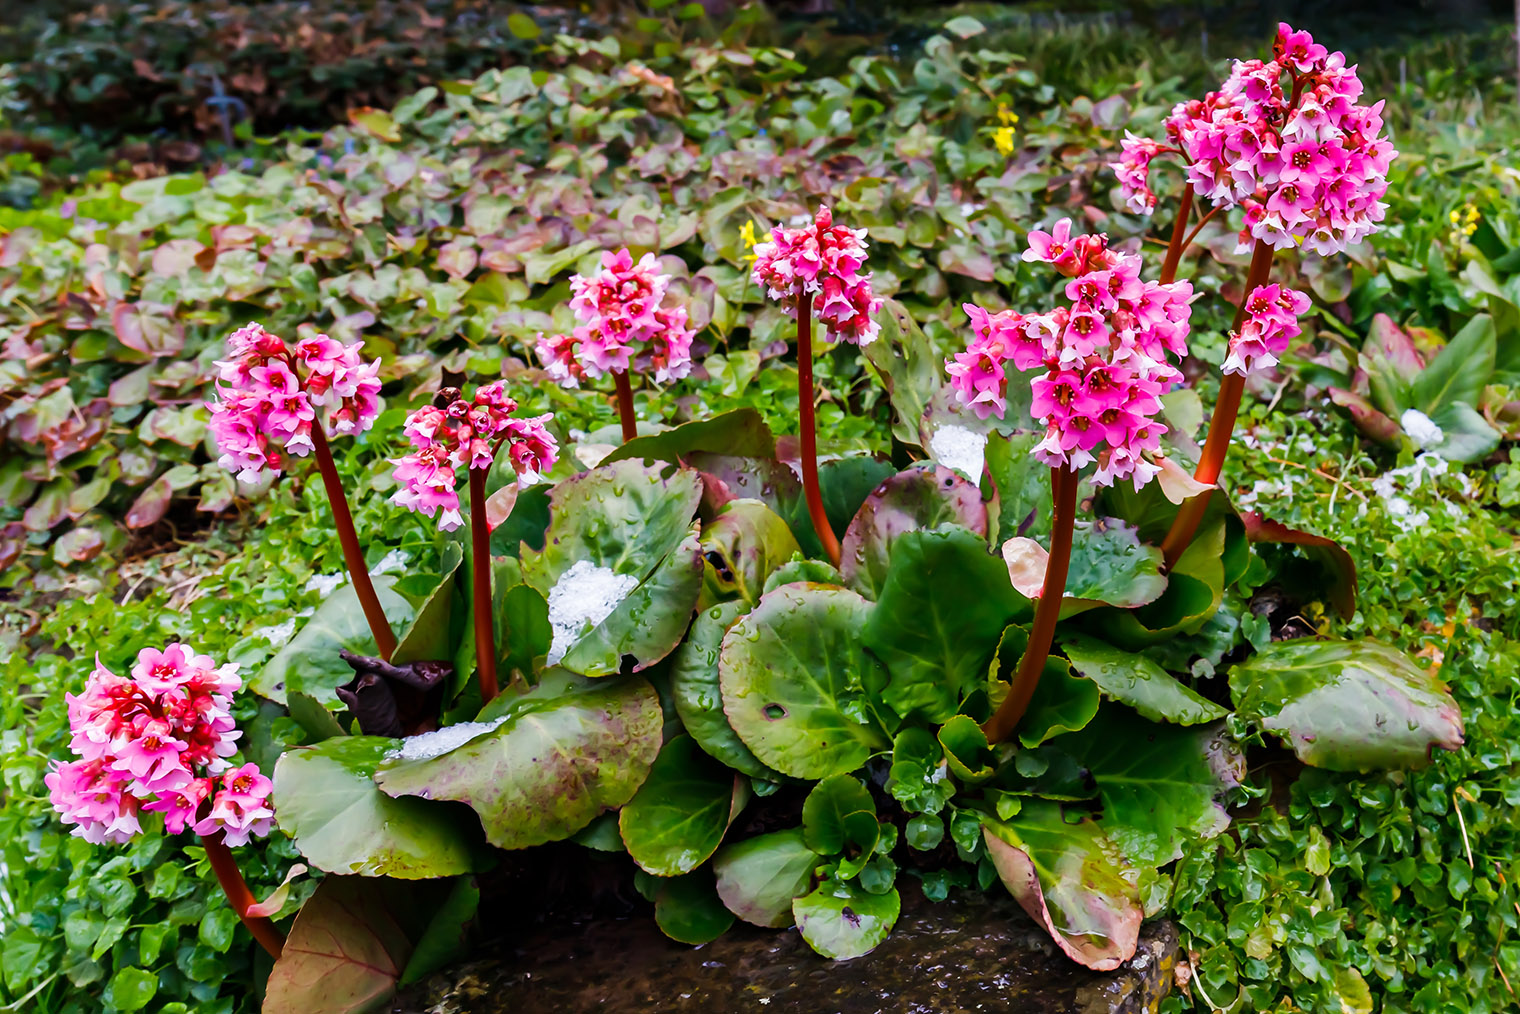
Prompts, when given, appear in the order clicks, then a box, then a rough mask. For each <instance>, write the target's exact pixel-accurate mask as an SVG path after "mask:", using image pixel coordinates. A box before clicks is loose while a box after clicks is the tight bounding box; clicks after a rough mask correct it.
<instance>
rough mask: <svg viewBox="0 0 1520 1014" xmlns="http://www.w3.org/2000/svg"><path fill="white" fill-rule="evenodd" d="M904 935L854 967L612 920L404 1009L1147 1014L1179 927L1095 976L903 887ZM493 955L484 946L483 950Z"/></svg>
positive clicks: (1150, 928) (1017, 921) (1169, 976)
mask: <svg viewBox="0 0 1520 1014" xmlns="http://www.w3.org/2000/svg"><path fill="white" fill-rule="evenodd" d="M905 894H906V897H905V899H904V911H903V915H902V918H901V919H900V920H899V922H898V924H897V928H896V929H895V930H894V931H893V933H892V935H891V936H889V937H888V938H887V940H886V942H885V943H883V944H882V945H881V946H880V947H878V948H877V949H876V950H875V951H873V952H871V953H870V954H868V955H866V956H865V957H862V958H856V959H855V960H853V961H829V960H826V959H824V958H820V957H818V956H817V955H816V954H814V953H813V952H812V951H811V950H809V949H808V947H807V945H806V944H805V943H803V942H802V938H801V937H800V936H799V935H798V934H797V931H796V930H795V929H792V930H785V931H778V930H760V929H755V928H753V927H749V926H745V925H742V924H740V925H737V926H735V928H734V929H732V930H730V931H729V932H728V933H727V934H726V935H724V936H723V937H722V938H720V939H719V940H717V941H715V942H714V943H711V944H707V945H705V946H703V947H686V946H683V945H681V944H677V943H673V942H671V941H669V940H667V939H665V937H664V936H663V935H661V934H660V933H659V931H658V930H657V929H656V928H655V927H654V922H653V919H650V918H635V919H610V920H602V921H598V922H594V923H588V924H585V925H582V926H575V927H570V928H561V929H559V930H557V931H555V932H552V933H551V932H544V933H539V934H537V935H535V936H532V937H530V938H528V939H525V940H523V941H521V942H519V943H517V944H515V945H513V946H512V947H511V948H510V949H508V950H505V951H504V952H503V953H500V954H499V955H498V956H496V957H493V958H489V959H477V960H474V961H471V962H469V963H467V964H464V965H460V966H457V967H455V968H453V969H450V970H449V971H447V972H446V973H443V974H440V975H437V976H434V977H433V978H432V979H430V980H429V981H427V982H426V983H424V984H423V985H422V986H421V987H420V988H417V989H414V990H413V991H411V993H410V994H409V995H406V996H403V997H402V998H401V1001H400V1002H399V1003H398V1004H397V1005H396V1006H395V1007H394V1008H393V1010H394V1011H396V1012H400V1014H580V1012H583V1011H584V1012H592V1011H595V1012H600V1014H666V1012H670V1014H707V1012H713V1014H730V1012H740V1014H743V1012H753V1014H962V1012H971V1011H987V1012H1004V1011H1006V1012H1017V1014H1110V1012H1112V1014H1141V1012H1154V1011H1155V1010H1156V1009H1157V1006H1158V1005H1159V1003H1160V1001H1161V998H1162V997H1163V996H1165V995H1166V993H1167V991H1168V990H1169V989H1170V988H1171V985H1172V980H1173V970H1174V968H1175V967H1176V964H1177V959H1178V956H1179V947H1178V940H1177V930H1176V927H1174V926H1173V925H1172V924H1171V923H1168V922H1155V923H1150V924H1148V925H1147V926H1146V927H1145V928H1144V930H1143V931H1142V933H1141V938H1140V947H1139V949H1138V950H1137V951H1136V954H1135V957H1134V959H1133V960H1131V961H1130V962H1129V963H1128V964H1126V965H1125V966H1123V967H1122V968H1120V969H1119V970H1118V971H1115V972H1111V973H1098V972H1091V971H1088V970H1087V969H1084V968H1081V967H1079V966H1078V965H1076V964H1075V963H1073V962H1072V961H1071V960H1070V959H1068V958H1067V957H1065V956H1064V955H1062V954H1061V953H1060V952H1058V951H1057V950H1056V948H1055V946H1054V945H1053V944H1051V942H1050V939H1049V937H1047V936H1045V935H1044V934H1043V933H1042V932H1040V930H1039V929H1038V928H1037V927H1036V926H1035V924H1034V923H1033V922H1032V921H1030V919H1029V918H1028V917H1027V916H1025V915H1024V913H1023V912H1022V911H1021V910H1020V909H1019V908H1018V906H1017V905H1015V904H1014V903H1013V902H1012V901H1011V900H1010V899H1007V898H991V899H988V898H981V897H977V896H968V897H965V898H959V899H955V900H952V901H947V902H941V903H938V904H930V903H928V902H926V901H923V900H922V898H921V897H920V896H919V895H918V892H917V891H907V892H905ZM485 949H487V950H489V948H485Z"/></svg>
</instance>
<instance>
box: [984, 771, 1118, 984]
mask: <svg viewBox="0 0 1520 1014" xmlns="http://www.w3.org/2000/svg"><path fill="white" fill-rule="evenodd" d="M982 833H983V836H984V838H985V840H986V844H987V853H988V855H989V856H990V857H991V858H992V862H993V865H994V866H995V867H996V868H997V873H998V878H999V879H1001V880H1002V881H1003V886H1004V887H1006V888H1008V893H1009V894H1012V895H1013V896H1014V898H1015V899H1017V900H1018V903H1019V904H1020V905H1021V906H1022V907H1023V909H1024V911H1026V912H1028V913H1029V915H1030V916H1031V917H1032V918H1033V919H1034V920H1035V921H1036V922H1038V923H1040V925H1042V926H1044V927H1045V929H1046V930H1047V931H1048V932H1049V933H1050V935H1051V937H1052V939H1054V940H1055V942H1056V945H1057V946H1058V947H1060V948H1061V950H1063V951H1065V952H1066V954H1067V956H1068V957H1070V958H1071V959H1072V960H1073V961H1076V962H1077V963H1079V964H1082V965H1085V966H1087V967H1088V968H1091V969H1094V970H1096V971H1100V972H1106V971H1112V970H1113V969H1115V968H1118V967H1119V966H1120V965H1121V964H1123V963H1124V962H1126V961H1128V960H1129V959H1130V958H1131V957H1133V956H1134V953H1135V946H1136V943H1137V942H1138V940H1139V935H1140V920H1141V918H1142V915H1143V913H1142V912H1141V910H1140V895H1139V891H1138V890H1137V889H1136V886H1135V884H1136V881H1137V878H1138V872H1137V871H1136V870H1135V869H1134V868H1133V867H1132V866H1130V865H1129V864H1128V863H1127V862H1126V861H1125V859H1124V857H1123V855H1122V854H1121V853H1120V852H1119V849H1118V848H1117V847H1116V846H1115V845H1114V843H1113V842H1112V841H1110V840H1109V838H1108V837H1107V836H1106V835H1105V834H1104V833H1103V830H1102V829H1101V828H1100V827H1099V826H1098V825H1097V824H1096V823H1094V822H1093V821H1091V820H1088V819H1085V818H1082V819H1078V820H1074V821H1068V820H1067V819H1066V818H1065V816H1064V815H1063V813H1062V810H1061V805H1060V804H1059V803H1051V802H1046V801H1044V800H1030V801H1028V802H1026V803H1025V804H1024V806H1023V808H1022V809H1021V810H1020V811H1019V813H1018V814H1017V815H1016V816H1014V817H1013V818H1012V819H1011V820H1008V821H995V820H992V819H991V818H984V819H983V821H982Z"/></svg>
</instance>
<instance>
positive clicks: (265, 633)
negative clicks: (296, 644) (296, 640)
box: [253, 620, 296, 648]
mask: <svg viewBox="0 0 1520 1014" xmlns="http://www.w3.org/2000/svg"><path fill="white" fill-rule="evenodd" d="M295 633H296V621H295V620H286V621H285V622H284V623H276V624H274V625H273V626H270V627H260V628H259V629H257V630H255V631H254V632H253V636H254V637H262V638H264V640H266V641H268V642H269V643H270V644H272V645H274V646H275V647H276V648H278V647H280V646H282V645H283V644H284V643H285V642H286V641H288V640H290V639H291V638H292V637H294V636H295Z"/></svg>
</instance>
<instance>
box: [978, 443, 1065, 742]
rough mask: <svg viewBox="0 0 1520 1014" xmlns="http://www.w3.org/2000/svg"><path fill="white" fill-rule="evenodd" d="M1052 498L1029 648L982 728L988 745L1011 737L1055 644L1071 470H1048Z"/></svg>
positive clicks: (1059, 615) (1062, 586) (1063, 589)
mask: <svg viewBox="0 0 1520 1014" xmlns="http://www.w3.org/2000/svg"><path fill="white" fill-rule="evenodd" d="M1050 486H1051V494H1052V497H1053V498H1054V500H1055V511H1054V513H1053V515H1052V517H1051V531H1050V558H1049V560H1048V561H1047V562H1046V564H1045V584H1044V586H1043V587H1042V588H1041V589H1040V601H1039V604H1038V605H1036V606H1035V610H1034V626H1033V627H1032V628H1031V629H1030V631H1029V646H1028V647H1027V648H1025V649H1024V657H1023V658H1021V659H1019V668H1018V671H1017V672H1016V673H1015V674H1014V677H1013V686H1012V687H1011V688H1010V689H1009V691H1008V696H1007V697H1005V698H1003V703H1002V704H1000V705H998V709H997V712H996V714H994V715H993V716H992V717H991V718H989V719H988V720H987V721H986V723H985V724H983V725H982V732H984V733H986V734H987V742H988V743H1001V742H1002V741H1003V740H1005V739H1007V738H1008V737H1009V736H1010V735H1012V734H1013V730H1014V729H1015V728H1016V727H1017V726H1018V724H1019V720H1020V719H1022V718H1023V717H1024V712H1026V711H1027V710H1029V702H1030V701H1031V700H1032V699H1033V698H1034V690H1035V687H1036V686H1038V685H1039V683H1040V675H1041V674H1042V673H1043V672H1044V671H1045V660H1046V659H1047V658H1049V657H1050V646H1051V643H1052V642H1053V641H1054V640H1055V634H1056V621H1057V620H1059V619H1060V618H1061V600H1062V599H1063V598H1064V597H1065V595H1066V571H1067V569H1068V567H1069V566H1070V564H1071V530H1072V523H1073V522H1074V521H1075V520H1076V513H1077V471H1076V469H1074V468H1052V469H1051V470H1050Z"/></svg>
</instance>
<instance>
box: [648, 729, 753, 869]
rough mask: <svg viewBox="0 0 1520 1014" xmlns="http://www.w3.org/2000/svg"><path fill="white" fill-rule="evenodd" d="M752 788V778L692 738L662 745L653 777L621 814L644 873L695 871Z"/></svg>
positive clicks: (719, 841) (679, 737) (715, 844)
mask: <svg viewBox="0 0 1520 1014" xmlns="http://www.w3.org/2000/svg"><path fill="white" fill-rule="evenodd" d="M747 790H748V783H747V782H745V781H744V780H743V779H742V778H740V777H739V776H738V775H736V774H734V773H733V772H732V771H730V770H729V769H728V768H726V767H724V766H723V765H721V764H719V763H718V762H717V761H715V760H713V759H712V758H711V757H709V756H707V754H705V753H703V752H702V750H701V748H700V747H698V746H697V744H696V743H695V742H693V740H692V738H691V737H690V736H677V737H676V738H675V739H672V740H671V741H670V742H668V743H666V744H665V745H664V747H662V748H661V749H660V755H659V756H658V757H656V758H655V762H654V767H652V768H651V769H650V771H649V777H648V778H647V779H645V781H644V784H643V786H642V787H641V788H640V789H639V791H638V792H637V793H636V794H635V795H634V797H633V798H632V799H631V800H629V801H628V804H627V805H626V806H624V807H623V809H622V811H621V812H620V813H619V814H618V830H619V831H620V832H621V833H622V836H623V844H624V845H626V846H627V847H628V854H629V855H630V856H632V857H633V861H634V862H636V863H638V864H639V866H640V867H642V868H643V869H644V870H645V872H648V873H653V874H654V875H655V876H657V877H675V876H680V875H681V874H683V873H690V872H691V871H692V870H694V869H696V868H697V867H698V866H700V865H702V864H703V863H705V862H706V861H707V858H708V857H709V856H711V855H712V854H713V853H714V852H716V851H717V849H718V846H719V845H721V844H722V843H723V833H724V832H725V831H727V830H728V825H729V824H730V823H732V822H733V819H734V817H736V816H738V813H739V810H740V809H741V808H742V807H743V805H744V799H745V793H746V792H747Z"/></svg>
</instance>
